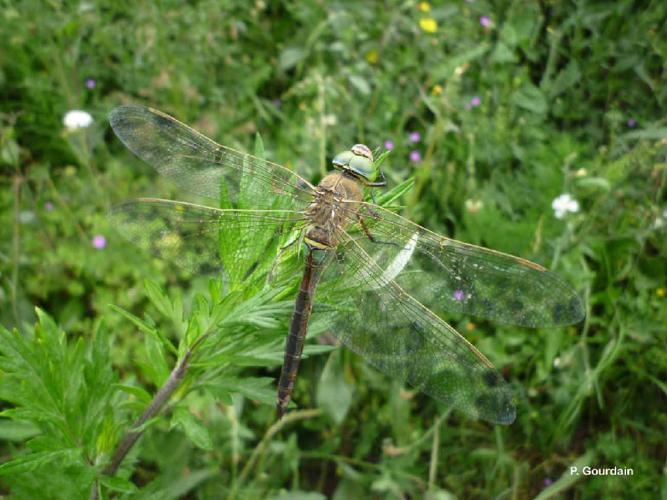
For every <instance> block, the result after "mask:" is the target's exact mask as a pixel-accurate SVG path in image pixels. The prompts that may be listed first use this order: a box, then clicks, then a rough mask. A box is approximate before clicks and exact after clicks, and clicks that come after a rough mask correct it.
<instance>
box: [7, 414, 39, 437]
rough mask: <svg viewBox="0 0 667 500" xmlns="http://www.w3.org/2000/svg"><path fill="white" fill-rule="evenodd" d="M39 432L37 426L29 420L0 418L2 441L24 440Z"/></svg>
mask: <svg viewBox="0 0 667 500" xmlns="http://www.w3.org/2000/svg"><path fill="white" fill-rule="evenodd" d="M2 413H3V414H4V412H2ZM40 432H41V431H40V429H39V427H37V426H36V425H35V424H33V423H32V422H30V421H22V420H9V419H4V418H3V419H2V420H0V440H2V441H24V440H26V439H28V438H31V437H33V436H36V435H37V434H39V433H40Z"/></svg>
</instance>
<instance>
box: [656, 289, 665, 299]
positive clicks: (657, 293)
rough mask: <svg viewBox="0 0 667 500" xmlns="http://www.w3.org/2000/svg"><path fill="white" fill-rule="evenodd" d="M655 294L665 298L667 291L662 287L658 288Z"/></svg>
mask: <svg viewBox="0 0 667 500" xmlns="http://www.w3.org/2000/svg"><path fill="white" fill-rule="evenodd" d="M655 294H656V295H657V296H658V297H660V298H663V297H664V296H665V295H667V292H666V291H665V289H664V288H662V287H661V288H658V289H657V290H656V291H655Z"/></svg>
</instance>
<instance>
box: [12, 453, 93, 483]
mask: <svg viewBox="0 0 667 500" xmlns="http://www.w3.org/2000/svg"><path fill="white" fill-rule="evenodd" d="M81 458H82V457H81V450H79V449H78V448H66V449H62V450H57V451H39V452H35V453H28V454H27V455H21V456H19V457H17V458H14V459H12V460H9V461H8V462H5V463H3V464H2V465H0V476H6V475H8V474H22V473H25V472H30V471H33V470H35V469H37V468H40V467H46V466H49V465H51V464H53V463H58V465H59V467H65V466H67V465H68V464H69V465H73V464H82V463H83V461H82V460H81Z"/></svg>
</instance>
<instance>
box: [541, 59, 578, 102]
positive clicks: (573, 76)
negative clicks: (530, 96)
mask: <svg viewBox="0 0 667 500" xmlns="http://www.w3.org/2000/svg"><path fill="white" fill-rule="evenodd" d="M579 80H581V70H580V69H579V64H578V63H577V61H576V60H575V59H573V60H571V61H570V62H569V63H568V65H567V66H566V67H565V69H563V70H562V71H560V73H558V75H557V76H556V78H555V80H554V81H553V83H551V85H550V86H549V88H548V93H549V97H551V98H554V97H556V96H557V95H559V94H562V93H563V92H565V91H566V90H568V89H570V88H572V87H574V86H575V85H576V84H577V83H579Z"/></svg>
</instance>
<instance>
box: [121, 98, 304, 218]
mask: <svg viewBox="0 0 667 500" xmlns="http://www.w3.org/2000/svg"><path fill="white" fill-rule="evenodd" d="M109 122H110V123H111V127H112V128H113V130H114V132H115V133H116V135H117V136H118V138H119V139H120V140H121V141H122V142H123V144H125V146H126V147H127V148H128V149H130V150H131V151H132V152H133V153H134V154H135V155H137V156H138V157H139V158H141V159H142V160H144V161H145V162H146V163H148V164H150V165H151V166H153V167H154V168H155V169H156V170H157V171H158V172H160V173H161V174H162V175H164V176H166V177H169V178H171V179H173V180H174V181H175V182H176V183H177V184H179V185H180V186H181V187H182V188H183V189H186V190H188V191H190V192H191V193H194V194H196V195H199V196H204V197H207V198H212V199H215V200H216V201H217V200H219V199H220V198H221V195H224V196H226V197H228V198H229V199H230V200H231V201H232V202H233V203H234V204H235V205H236V206H237V207H238V208H248V207H250V206H252V207H253V208H260V209H270V208H288V207H289V208H292V207H293V208H295V209H297V210H298V209H301V208H304V207H305V206H306V205H307V204H308V203H309V202H310V201H311V200H312V193H313V190H314V188H313V186H312V184H310V183H309V182H308V181H307V180H305V179H304V178H302V177H300V176H299V175H297V174H295V173H294V172H292V171H291V170H288V169H287V168H285V167H283V166H281V165H278V164H276V163H271V162H268V161H265V160H262V159H260V158H257V157H255V156H252V155H249V154H245V153H240V152H238V151H235V150H233V149H231V148H228V147H226V146H221V145H220V144H217V143H216V142H214V141H212V140H211V139H209V138H207V137H205V136H204V135H202V134H200V133H199V132H197V131H195V130H193V129H191V128H190V127H188V126H187V125H184V124H183V123H181V122H179V121H178V120H176V119H174V118H172V117H171V116H169V115H166V114H165V113H162V112H161V111H158V110H156V109H152V108H147V107H142V106H120V107H118V108H116V109H114V110H113V111H112V112H111V114H110V115H109ZM224 196H223V197H224ZM248 202H251V203H248Z"/></svg>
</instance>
